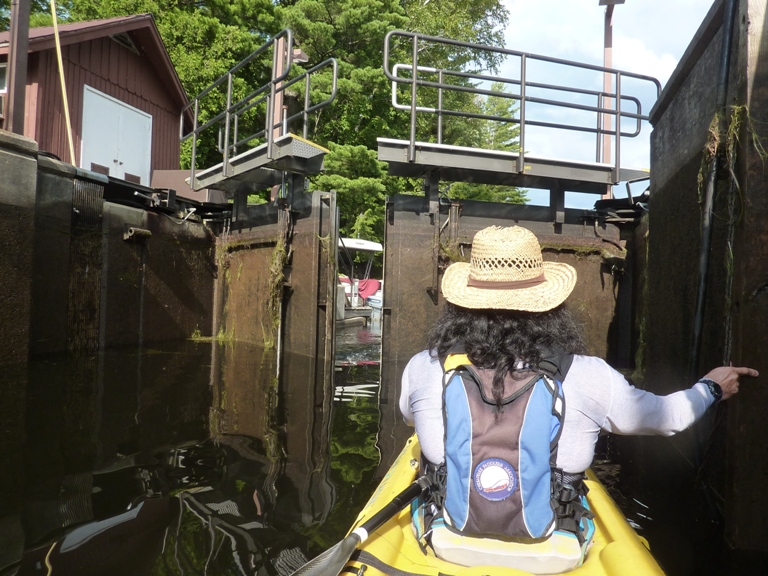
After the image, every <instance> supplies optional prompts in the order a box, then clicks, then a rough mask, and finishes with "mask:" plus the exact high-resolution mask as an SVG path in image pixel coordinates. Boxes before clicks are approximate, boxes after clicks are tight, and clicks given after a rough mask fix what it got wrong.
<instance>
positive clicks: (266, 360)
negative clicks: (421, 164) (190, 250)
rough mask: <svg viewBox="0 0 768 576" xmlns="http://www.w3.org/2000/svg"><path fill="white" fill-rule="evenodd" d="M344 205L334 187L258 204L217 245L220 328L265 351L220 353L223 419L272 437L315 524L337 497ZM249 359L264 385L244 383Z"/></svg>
mask: <svg viewBox="0 0 768 576" xmlns="http://www.w3.org/2000/svg"><path fill="white" fill-rule="evenodd" d="M335 213H336V206H335V196H334V195H333V194H329V193H324V192H314V193H312V194H303V195H302V196H301V198H299V199H297V202H296V203H295V204H294V211H293V212H289V211H287V210H281V209H277V208H275V206H274V205H259V206H251V207H248V208H247V210H245V211H243V212H242V213H241V214H240V215H239V221H235V222H233V224H232V228H231V229H230V230H229V232H228V233H226V234H223V235H222V236H221V237H220V238H219V241H218V244H217V248H216V254H217V260H218V262H219V266H220V269H221V270H222V273H221V274H220V275H219V278H218V281H217V284H216V302H217V307H218V308H219V309H220V312H217V314H216V317H217V319H220V320H218V321H217V325H216V327H215V332H216V333H217V334H218V335H220V336H221V338H220V340H221V341H223V342H226V341H230V340H232V341H236V342H237V345H238V346H239V347H240V349H241V350H242V348H243V344H245V343H248V344H251V345H254V346H255V349H256V350H258V351H259V352H258V354H257V356H258V357H257V358H251V359H248V358H245V357H244V356H243V355H242V354H240V355H234V354H231V352H230V350H229V349H227V351H226V353H225V354H226V356H225V358H223V360H222V361H220V363H222V365H223V366H224V370H223V372H222V378H221V381H220V383H219V384H217V389H218V390H221V391H222V393H221V394H220V396H219V398H221V399H222V400H221V402H223V404H222V405H221V406H220V407H219V408H218V409H220V410H221V413H220V416H221V419H220V420H219V423H218V424H217V426H219V427H220V431H222V432H227V433H234V432H237V433H240V434H249V435H253V436H254V437H256V438H259V439H261V440H262V441H263V442H264V444H265V447H267V452H268V453H271V454H273V456H274V458H275V462H276V463H277V462H279V466H281V471H284V473H285V475H286V477H287V478H289V479H291V481H292V482H293V486H292V487H291V489H292V490H296V497H297V499H298V500H299V502H300V507H301V510H302V511H303V514H304V515H305V517H304V518H302V519H301V521H302V522H304V523H306V524H311V523H313V522H318V521H320V520H322V518H323V517H324V515H325V514H327V512H328V510H329V508H330V502H331V501H332V497H331V490H332V488H331V487H330V486H329V484H328V481H327V475H328V474H329V466H330V460H329V458H330V447H329V445H328V440H329V435H328V428H329V426H330V421H331V409H332V401H333V380H332V378H333V367H334V365H333V355H334V351H333V350H334V348H333V333H334V332H333V330H334V318H335V298H334V296H335V290H336V272H335V270H336V264H335V262H336V260H335V252H334V251H333V243H332V240H331V239H332V238H336V236H337V231H336V229H335V225H336V224H335ZM244 363H250V365H251V367H252V370H254V371H258V373H259V374H261V375H262V376H260V377H259V386H258V389H256V390H251V389H248V390H244V389H242V388H241V387H238V386H237V382H236V380H237V379H236V374H237V373H242V368H243V366H244ZM238 366H239V368H238ZM278 380H279V383H280V384H279V387H278ZM226 390H229V392H228V393H225V392H224V391H226ZM237 390H240V392H235V391H237ZM239 415H242V416H239ZM288 424H289V426H287V425H288ZM278 430H281V431H283V432H282V433H281V434H279V435H278ZM286 430H287V431H286ZM278 436H279V437H278ZM285 455H287V457H285ZM275 465H277V464H275Z"/></svg>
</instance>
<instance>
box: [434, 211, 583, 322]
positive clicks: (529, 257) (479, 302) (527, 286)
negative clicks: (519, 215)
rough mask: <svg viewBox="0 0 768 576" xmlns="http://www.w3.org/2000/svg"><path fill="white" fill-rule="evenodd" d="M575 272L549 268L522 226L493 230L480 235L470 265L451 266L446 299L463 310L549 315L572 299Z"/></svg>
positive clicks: (565, 266) (446, 278)
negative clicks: (492, 310) (513, 311)
mask: <svg viewBox="0 0 768 576" xmlns="http://www.w3.org/2000/svg"><path fill="white" fill-rule="evenodd" d="M575 284H576V270H575V269H574V268H573V267H572V266H570V265H568V264H565V263H562V262H544V260H543V259H542V257H541V246H539V241H538V240H537V239H536V236H534V235H533V233H532V232H531V231H530V230H527V229H525V228H521V227H520V226H512V227H509V228H502V227H500V226H491V227H489V228H484V229H483V230H480V231H479V232H478V233H477V234H475V239H474V240H473V242H472V258H471V260H470V262H469V263H466V262H456V263H454V264H451V265H450V266H449V267H448V269H447V270H446V271H445V275H444V276H443V283H442V288H443V296H445V299H446V300H448V302H451V303H452V304H456V305H457V306H463V307H464V308H491V309H499V310H523V311H527V312H545V311H547V310H552V309H553V308H556V307H557V306H559V305H560V304H562V303H563V302H565V299H566V298H568V295H569V294H570V293H571V290H573V287H574V285H575Z"/></svg>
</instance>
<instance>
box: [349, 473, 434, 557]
mask: <svg viewBox="0 0 768 576" xmlns="http://www.w3.org/2000/svg"><path fill="white" fill-rule="evenodd" d="M429 486H430V482H429V480H428V479H427V478H426V477H424V476H422V477H421V478H419V479H418V480H416V481H415V482H414V483H413V484H411V485H410V486H408V488H406V489H405V490H403V491H402V492H400V494H398V495H397V496H395V497H394V498H392V501H391V502H390V503H389V504H387V505H386V506H384V508H382V509H381V510H379V511H378V512H376V514H374V515H373V516H371V517H370V518H369V519H368V520H366V521H365V522H363V523H362V524H361V525H360V526H358V527H357V528H355V529H354V530H353V532H354V533H356V534H357V535H358V536H360V541H361V542H364V541H365V540H366V538H368V534H370V533H371V532H373V531H374V530H376V529H377V528H379V527H380V526H381V525H382V524H384V522H386V521H387V520H389V519H390V518H392V516H394V515H395V514H397V513H398V512H399V511H400V510H402V509H403V508H405V507H406V506H407V505H408V504H409V503H410V502H411V500H413V499H414V498H418V497H419V496H420V495H421V493H422V492H424V490H426V489H427V488H429ZM361 532H363V534H361Z"/></svg>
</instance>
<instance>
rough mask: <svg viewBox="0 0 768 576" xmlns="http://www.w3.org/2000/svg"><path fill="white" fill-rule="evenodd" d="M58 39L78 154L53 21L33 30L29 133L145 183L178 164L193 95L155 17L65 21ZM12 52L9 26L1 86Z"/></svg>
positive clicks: (1, 51)
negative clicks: (184, 114) (182, 121)
mask: <svg viewBox="0 0 768 576" xmlns="http://www.w3.org/2000/svg"><path fill="white" fill-rule="evenodd" d="M59 37H60V44H61V56H62V61H63V68H64V78H65V81H66V90H67V100H68V104H69V115H70V121H71V130H72V137H73V144H74V156H75V157H74V158H72V157H71V154H70V150H69V144H68V137H67V126H66V116H65V113H64V105H63V99H62V91H61V82H60V78H59V70H58V59H57V49H56V42H55V38H54V33H53V27H41V28H32V29H30V31H29V61H28V70H27V89H26V106H25V121H24V135H25V136H28V137H29V138H32V139H34V140H36V141H37V143H38V146H39V149H40V150H41V151H43V152H49V153H51V154H54V155H55V156H57V157H59V158H60V159H61V160H63V161H65V162H71V163H72V164H74V165H75V166H78V167H81V168H84V169H86V170H92V171H94V172H100V173H102V174H108V175H110V176H114V177H116V178H121V179H124V180H128V181H132V182H137V183H140V184H143V185H146V186H149V185H150V182H151V178H152V173H153V171H155V170H175V169H178V168H179V117H180V113H181V109H182V108H183V107H184V106H185V105H186V104H187V102H188V99H187V94H186V92H185V91H184V88H183V87H182V85H181V81H180V80H179V77H178V75H177V74H176V70H175V69H174V67H173V64H172V63H171V59H170V57H169V55H168V52H167V50H166V48H165V46H164V45H163V41H162V39H161V38H160V34H159V32H158V30H157V26H156V25H155V21H154V19H153V18H152V16H151V15H149V14H141V15H136V16H125V17H120V18H111V19H107V20H95V21H91V22H77V23H74V24H62V25H60V26H59ZM8 50H9V33H8V32H2V33H0V91H2V89H3V87H4V81H3V80H4V78H5V77H6V76H7V74H6V72H7V71H6V70H5V68H6V67H7V61H8ZM0 95H2V94H0ZM0 122H2V120H0ZM0 127H1V124H0Z"/></svg>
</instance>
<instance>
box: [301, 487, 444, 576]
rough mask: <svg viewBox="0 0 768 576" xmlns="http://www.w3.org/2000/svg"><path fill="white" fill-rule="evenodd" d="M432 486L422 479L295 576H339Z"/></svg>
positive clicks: (305, 565) (303, 567)
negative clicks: (368, 543) (360, 550)
mask: <svg viewBox="0 0 768 576" xmlns="http://www.w3.org/2000/svg"><path fill="white" fill-rule="evenodd" d="M430 485H431V484H430V482H429V480H428V479H427V478H425V477H424V476H422V477H421V478H419V479H418V480H416V481H415V482H414V483H413V484H411V485H410V486H408V488H406V489H405V490H403V491H402V492H400V494H398V495H397V496H395V497H394V498H393V499H392V501H391V502H390V503H389V504H387V505H386V506H384V507H383V508H382V509H381V510H379V511H378V512H376V514H374V515H373V516H371V518H369V519H368V520H366V521H365V522H363V523H362V524H361V525H360V526H358V527H357V528H355V529H354V530H353V531H352V532H351V533H350V535H349V536H347V537H346V538H344V540H342V541H341V542H339V543H338V544H336V545H335V546H332V547H331V548H328V550H326V551H325V552H323V553H322V554H320V555H319V556H317V557H315V558H313V559H312V560H310V561H309V562H307V563H306V564H304V566H302V567H301V568H299V569H298V570H296V572H294V573H293V574H291V576H337V575H338V573H339V572H340V571H341V569H342V568H344V564H346V563H347V560H349V558H350V556H352V553H353V552H354V551H355V548H357V546H358V545H359V544H362V543H363V542H365V541H366V540H367V539H368V535H369V534H370V533H371V532H373V531H374V530H376V529H377V528H379V527H380V526H381V525H382V524H384V522H386V521H387V520H389V519H390V518H391V517H392V516H394V515H395V514H397V513H398V512H400V510H402V509H403V508H405V507H406V506H407V505H408V504H410V502H411V500H413V499H414V498H417V497H418V496H419V495H421V493H422V492H424V491H425V490H426V489H427V488H429V487H430Z"/></svg>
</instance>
